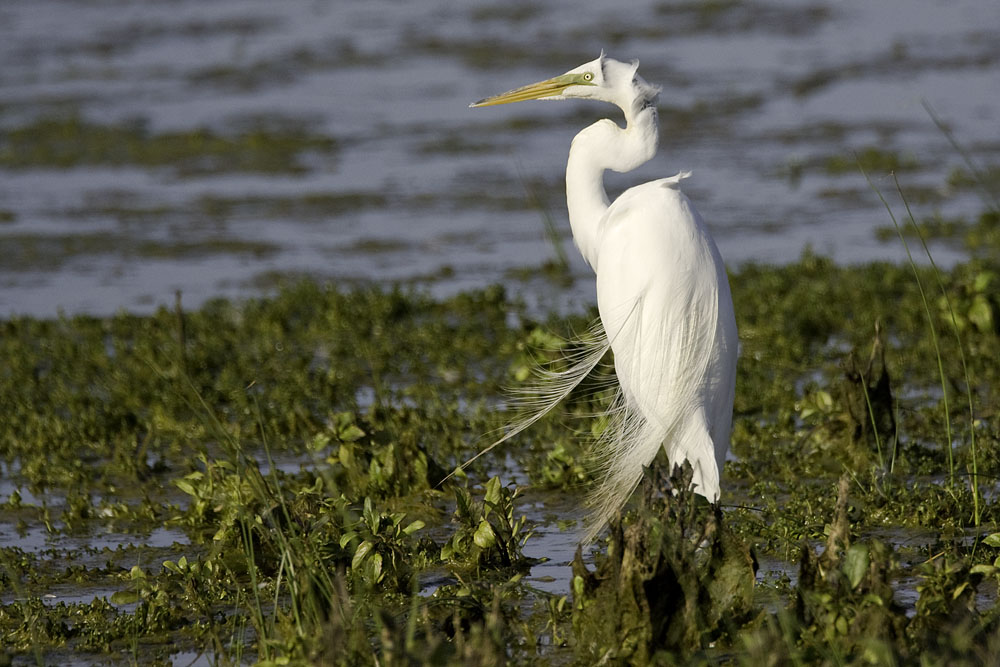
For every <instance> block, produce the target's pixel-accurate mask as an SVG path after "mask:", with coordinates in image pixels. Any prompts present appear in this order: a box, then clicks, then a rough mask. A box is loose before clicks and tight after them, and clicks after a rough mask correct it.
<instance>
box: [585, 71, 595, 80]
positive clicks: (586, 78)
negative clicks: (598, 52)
mask: <svg viewBox="0 0 1000 667" xmlns="http://www.w3.org/2000/svg"><path fill="white" fill-rule="evenodd" d="M593 79H594V75H593V74H591V73H590V72H586V73H584V75H583V80H584V81H592V80H593Z"/></svg>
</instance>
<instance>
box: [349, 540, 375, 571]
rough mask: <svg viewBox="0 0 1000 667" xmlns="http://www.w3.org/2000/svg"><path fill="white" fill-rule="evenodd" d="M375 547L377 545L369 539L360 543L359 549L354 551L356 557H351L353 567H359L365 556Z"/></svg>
mask: <svg viewBox="0 0 1000 667" xmlns="http://www.w3.org/2000/svg"><path fill="white" fill-rule="evenodd" d="M374 547H375V545H374V544H372V543H371V542H369V541H368V540H365V541H364V542H362V543H361V544H359V545H358V550H357V551H355V552H354V558H352V559H351V569H352V570H356V569H358V568H359V567H360V566H361V563H362V562H364V560H365V557H366V556H368V554H369V553H370V552H371V550H372V549H373V548H374Z"/></svg>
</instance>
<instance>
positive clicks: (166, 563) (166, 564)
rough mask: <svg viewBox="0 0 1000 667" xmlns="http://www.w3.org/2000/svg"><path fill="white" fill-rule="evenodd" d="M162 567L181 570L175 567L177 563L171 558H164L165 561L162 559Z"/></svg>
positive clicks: (174, 570) (172, 570) (173, 570)
mask: <svg viewBox="0 0 1000 667" xmlns="http://www.w3.org/2000/svg"><path fill="white" fill-rule="evenodd" d="M163 567H164V568H165V569H167V570H170V571H171V572H177V573H180V571H181V568H179V567H177V563H175V562H174V561H172V560H165V561H163Z"/></svg>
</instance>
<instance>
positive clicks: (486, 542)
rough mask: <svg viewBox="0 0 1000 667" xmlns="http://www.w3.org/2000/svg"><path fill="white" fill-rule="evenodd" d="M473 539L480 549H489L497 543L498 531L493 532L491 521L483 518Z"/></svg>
mask: <svg viewBox="0 0 1000 667" xmlns="http://www.w3.org/2000/svg"><path fill="white" fill-rule="evenodd" d="M494 479H496V478H494ZM472 541H473V542H475V543H476V546H478V547H479V548H480V549H489V548H490V547H492V546H493V545H494V544H496V543H497V536H496V533H494V532H493V526H491V525H490V522H489V521H487V520H486V519H483V520H482V521H480V522H479V527H478V528H476V534H475V535H474V536H473V537H472Z"/></svg>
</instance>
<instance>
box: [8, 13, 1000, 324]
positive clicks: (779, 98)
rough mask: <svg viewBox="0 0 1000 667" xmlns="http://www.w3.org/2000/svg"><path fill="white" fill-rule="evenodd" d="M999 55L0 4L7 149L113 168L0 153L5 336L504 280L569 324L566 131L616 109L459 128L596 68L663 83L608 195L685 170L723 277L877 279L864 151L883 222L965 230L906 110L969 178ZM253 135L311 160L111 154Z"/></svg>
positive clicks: (498, 24)
mask: <svg viewBox="0 0 1000 667" xmlns="http://www.w3.org/2000/svg"><path fill="white" fill-rule="evenodd" d="M998 32H1000V8H998V6H997V5H996V3H993V2H983V1H982V0H967V1H963V2H947V3H945V2H934V1H927V0H920V1H918V2H911V1H909V0H905V1H904V0H897V1H891V2H890V1H887V2H877V3H834V2H811V3H800V2H780V1H775V2H767V3H730V2H636V3H630V4H629V5H628V7H627V8H614V7H611V6H610V5H607V4H606V3H597V2H590V3H576V2H572V3H571V2H547V3H528V2H515V3H509V2H491V3H482V2H471V1H467V2H442V1H439V0H423V1H421V2H415V3H399V2H388V1H382V0H379V1H375V2H365V3H348V2H341V1H339V0H338V1H335V2H324V1H312V0H292V1H289V2H281V3H273V2H245V1H242V0H241V1H239V2H234V1H227V0H222V1H219V2H211V3H204V2H195V1H193V0H188V1H185V0H178V1H175V2H170V3H131V2H116V1H108V2H99V3H76V2H60V1H57V0H42V1H39V2H20V1H18V2H5V3H3V5H2V6H0V62H2V63H3V66H2V67H0V129H2V130H4V131H6V132H11V131H15V130H18V129H22V130H24V129H25V128H28V129H29V130H30V129H31V128H36V129H37V124H38V123H39V122H41V121H43V120H50V119H66V118H73V119H76V120H78V121H80V122H82V123H89V124H91V125H93V126H96V127H100V128H104V129H105V130H106V131H107V132H106V135H102V136H104V138H103V139H101V138H98V139H96V140H94V141H95V142H96V143H97V144H98V145H97V149H96V150H97V152H100V153H102V154H105V153H107V152H110V153H111V154H112V155H111V157H108V156H107V155H104V157H103V158H100V159H98V158H94V157H93V156H88V155H86V154H82V155H79V156H75V158H74V159H63V160H60V159H50V158H52V156H51V155H48V156H47V157H39V156H36V155H34V154H30V155H26V154H18V155H11V154H10V151H14V152H15V153H16V152H17V151H21V152H22V153H24V152H26V151H25V149H24V148H23V147H22V145H21V144H17V145H15V146H14V147H13V148H12V147H11V145H10V144H9V143H8V147H7V152H6V153H5V154H4V159H3V160H2V161H0V163H2V165H0V247H2V248H3V252H2V253H0V287H2V290H0V314H5V315H9V314H13V313H21V314H33V315H43V316H45V315H54V314H56V313H57V312H68V313H76V312H89V313H110V312H114V311H116V310H118V309H129V310H139V311H148V310H150V309H152V308H154V307H156V306H157V305H160V304H164V303H172V301H173V295H174V292H175V291H176V290H181V291H182V292H183V294H184V300H185V303H186V304H188V305H192V306H194V305H197V304H199V303H201V302H202V301H203V300H205V299H206V298H210V297H213V296H218V295H225V296H245V295H253V294H259V293H261V292H266V291H267V289H268V288H270V287H271V286H272V285H273V284H274V283H275V281H276V280H277V279H278V278H280V277H282V276H286V275H289V274H296V273H306V274H309V275H312V276H318V277H329V278H333V279H338V280H342V281H358V280H361V281H379V282H396V281H402V282H414V281H415V282H417V283H418V284H421V285H424V286H427V287H428V288H429V289H431V290H433V291H434V292H435V293H441V294H445V293H453V292H455V291H457V290H461V289H464V288H469V287H474V286H482V285H486V284H491V283H496V282H502V283H505V284H506V285H507V286H508V287H509V289H511V290H513V291H515V292H516V293H520V294H524V295H525V296H526V298H528V299H529V300H532V301H534V300H538V301H539V302H540V303H542V304H543V305H546V306H551V305H555V304H558V305H560V306H561V307H565V306H567V304H574V303H575V304H588V303H590V302H591V301H592V300H593V293H592V289H593V288H592V285H591V283H590V280H589V277H588V269H587V268H586V266H585V265H583V263H582V261H580V260H579V258H578V257H577V256H576V253H575V251H574V250H573V248H572V245H571V241H570V240H569V235H568V226H567V225H566V223H565V217H566V216H565V202H564V200H563V192H562V172H563V167H564V164H565V156H566V153H567V150H568V146H569V142H570V140H571V139H572V137H573V135H574V133H575V132H577V131H578V130H579V129H580V128H581V127H583V126H584V125H585V124H587V123H590V122H592V121H593V120H595V119H597V118H599V117H601V116H602V115H605V114H608V113H610V112H611V111H612V110H609V109H605V108H602V107H601V106H599V105H589V104H587V103H559V104H555V103H539V102H536V103H532V104H522V105H514V106H510V107H500V108H495V109H494V108H490V109H476V110H472V109H469V108H467V107H468V103H469V102H471V101H473V100H476V99H480V98H482V97H483V96H485V95H488V94H491V93H496V92H501V91H504V90H508V89H510V88H512V87H514V86H517V85H521V84H524V83H527V82H531V81H535V80H538V79H540V78H545V77H548V76H551V75H554V74H558V73H561V72H563V71H565V70H567V69H570V68H571V67H574V66H576V65H578V64H580V63H582V62H585V61H587V60H590V59H593V58H594V57H596V55H597V54H598V53H599V52H600V51H601V49H604V50H606V51H607V53H608V54H609V55H611V56H613V57H615V58H618V59H631V58H638V59H640V60H641V63H642V66H641V69H640V72H641V74H642V75H643V76H644V77H645V78H646V79H647V80H649V81H651V82H655V83H659V84H661V85H662V86H663V93H662V94H661V98H660V108H661V126H662V135H661V136H662V138H661V151H660V154H659V155H658V156H657V157H656V158H655V159H654V160H652V161H651V162H650V163H649V164H647V165H645V166H644V167H642V168H641V169H640V170H638V171H637V172H635V173H632V174H628V175H623V176H618V175H610V176H609V178H608V182H609V189H610V190H611V191H612V193H614V192H617V191H620V190H621V189H623V188H624V187H627V186H628V185H629V184H631V183H634V182H639V181H641V180H648V179H650V178H654V177H658V176H662V175H669V174H673V173H675V172H677V171H679V170H682V169H685V170H691V171H692V172H693V174H694V176H693V177H692V178H691V179H690V180H689V181H687V184H686V190H687V192H688V193H689V195H690V196H691V197H692V198H693V199H694V200H695V202H696V204H697V206H698V207H699V208H700V210H701V212H702V214H703V216H704V217H705V218H706V220H707V221H708V222H709V224H710V226H711V228H712V230H713V232H714V234H715V237H716V240H717V242H718V244H719V246H720V247H721V250H722V253H723V255H724V257H725V258H726V260H727V261H728V262H729V263H730V264H731V265H739V264H741V263H745V262H748V261H762V262H785V261H791V260H794V259H795V258H797V257H799V256H800V254H801V252H802V251H803V249H804V248H806V247H810V248H812V249H814V250H815V251H816V252H819V253H822V254H828V255H832V256H833V257H834V258H835V259H836V260H837V261H839V262H861V261H867V260H870V259H873V258H890V259H899V258H901V257H902V256H903V255H902V253H903V251H902V248H901V247H900V246H899V244H898V243H892V242H889V243H885V242H882V241H878V240H876V238H875V236H874V233H873V230H874V229H876V228H877V227H879V226H883V225H886V224H888V219H887V217H886V215H885V212H884V210H883V209H882V207H881V205H880V204H879V202H878V199H877V196H876V194H875V193H874V192H873V190H872V188H871V187H870V186H869V185H868V184H867V183H866V181H865V178H864V176H863V175H862V173H861V172H860V171H859V169H858V168H857V166H856V165H857V159H856V155H859V154H861V155H867V156H869V157H874V160H873V161H870V162H868V163H867V164H868V169H869V171H870V172H871V174H870V175H871V177H872V178H873V180H874V182H875V185H876V186H877V187H878V188H880V189H883V190H884V191H886V192H887V194H888V196H889V197H890V199H891V198H892V195H893V191H894V188H895V186H894V184H893V182H892V181H891V179H889V178H888V177H887V174H888V172H889V171H890V170H894V171H896V172H897V174H898V176H899V179H900V182H901V184H902V186H903V187H904V189H906V190H907V191H908V192H910V193H912V194H913V195H914V196H913V197H912V203H914V204H915V214H916V215H917V216H918V217H922V216H934V215H940V216H943V217H950V216H959V215H966V214H971V213H975V212H977V211H978V207H979V202H978V199H977V195H976V193H975V192H970V191H969V190H967V189H966V190H962V191H959V192H956V191H954V190H953V188H951V187H950V185H949V180H948V179H949V175H950V174H951V172H952V170H953V169H955V168H956V167H963V166H964V162H963V157H962V156H961V155H960V154H959V153H958V152H957V151H956V150H955V148H953V147H952V145H951V144H950V143H949V140H948V138H947V137H946V136H945V134H943V133H942V131H941V130H940V129H939V128H938V127H937V126H936V125H935V123H934V122H933V120H932V118H931V117H930V115H929V113H928V111H927V109H926V108H925V105H926V106H928V107H930V108H931V109H932V110H933V111H934V113H936V115H937V116H938V117H939V118H940V119H941V120H943V121H944V122H945V123H946V124H947V126H948V127H949V128H950V129H951V130H952V132H953V134H954V137H955V138H956V140H957V141H958V142H959V143H960V144H961V146H962V147H963V149H964V150H966V151H967V152H968V155H969V156H970V157H971V158H972V159H973V160H974V161H980V162H987V161H990V160H992V159H995V157H996V154H997V152H998V151H1000V141H998V138H997V132H996V130H997V127H1000V94H998V90H1000V68H998V65H1000V41H998V40H997V39H996V35H997V33H998ZM248 128H252V129H254V130H256V131H258V132H261V133H267V132H278V131H283V130H288V129H290V128H291V129H293V130H294V131H297V132H302V133H305V134H306V135H307V136H308V137H311V138H317V139H321V140H324V141H326V142H327V143H322V144H321V148H318V149H309V148H305V149H303V150H302V151H300V152H298V153H296V154H295V155H293V159H292V160H291V162H290V163H287V164H284V165H282V166H277V167H267V168H263V169H255V168H252V167H251V168H241V167H240V166H239V165H236V164H231V163H229V162H227V161H226V159H225V157H223V158H222V159H221V160H219V161H218V162H217V163H216V164H212V165H210V166H209V167H208V168H205V165H197V164H196V165H193V166H192V165H191V164H181V165H178V164H175V163H172V162H171V161H170V159H169V157H167V158H162V159H161V158H160V157H158V156H149V155H145V154H142V152H141V149H140V150H139V152H138V153H128V154H126V156H124V157H122V156H115V155H114V153H115V151H116V148H115V144H116V142H123V141H124V139H122V138H121V137H120V136H118V135H116V132H128V133H130V134H128V136H129V137H134V136H139V137H140V138H145V139H150V138H155V137H169V136H176V137H180V138H179V139H178V142H179V141H181V140H182V139H183V138H184V137H187V136H189V135H190V133H195V132H197V131H208V132H211V133H214V134H216V135H223V136H238V137H243V138H244V139H245V140H246V141H252V140H253V139H252V138H250V139H246V134H245V133H246V132H247V131H248ZM185 133H187V134H185ZM241 133H243V134H241ZM8 138H9V136H8ZM67 141H69V142H72V141H73V140H72V139H69V140H67ZM167 142H168V143H169V142H170V139H169V138H168V139H167ZM103 144H110V147H109V146H104V145H103ZM74 150H75V149H74V147H73V146H57V147H56V148H55V149H54V151H50V152H54V153H56V154H57V155H58V154H59V153H60V151H62V152H64V153H73V151H74ZM547 216H548V217H549V218H550V219H551V220H552V221H554V223H555V225H556V227H557V229H558V230H560V234H561V236H562V244H563V245H564V246H565V247H566V250H567V255H568V257H569V258H570V261H571V265H572V269H573V273H574V275H575V276H576V277H577V278H578V280H576V282H575V284H574V286H573V287H572V288H571V289H569V290H566V289H563V288H562V287H560V288H557V289H553V288H552V286H551V285H550V284H549V283H548V282H546V281H545V280H539V279H537V278H535V277H533V276H532V273H531V271H532V270H533V269H535V268H537V267H538V266H540V265H541V264H543V263H544V262H546V261H547V260H551V259H552V258H553V257H554V256H555V252H554V250H553V247H552V245H551V243H550V242H549V241H548V240H547V236H546V232H545V219H546V217H547ZM936 252H937V259H938V261H939V262H942V263H945V264H947V263H949V262H952V261H955V260H957V259H959V258H960V257H961V254H960V253H955V252H952V251H951V249H949V248H947V247H942V248H937V249H936ZM525 269H527V272H526V271H525ZM571 307H572V306H571Z"/></svg>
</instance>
